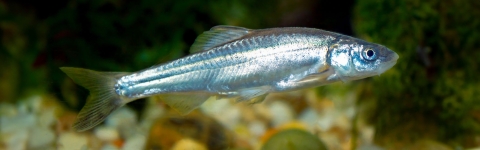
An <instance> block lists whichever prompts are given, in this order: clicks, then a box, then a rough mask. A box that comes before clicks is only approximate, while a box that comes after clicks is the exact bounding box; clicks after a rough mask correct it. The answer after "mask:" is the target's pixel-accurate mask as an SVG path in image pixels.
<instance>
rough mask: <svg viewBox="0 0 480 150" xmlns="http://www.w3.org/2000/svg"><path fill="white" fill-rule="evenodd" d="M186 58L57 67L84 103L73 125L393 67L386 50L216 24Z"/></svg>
mask: <svg viewBox="0 0 480 150" xmlns="http://www.w3.org/2000/svg"><path fill="white" fill-rule="evenodd" d="M190 51H191V54H190V55H188V56H186V57H183V58H180V59H177V60H174V61H171V62H167V63H164V64H160V65H156V66H152V67H150V68H147V69H144V70H140V71H137V72H133V73H123V72H98V71H93V70H88V69H81V68H73V67H61V68H60V69H61V70H62V71H63V72H65V73H66V74H67V76H69V77H70V78H71V79H72V80H73V81H74V82H75V83H77V84H79V85H81V86H83V87H85V88H86V89H88V90H89V91H90V98H89V100H87V103H86V104H85V106H84V107H83V108H82V110H81V111H80V113H79V115H78V116H77V120H76V122H75V123H74V125H73V127H74V128H75V129H76V130H77V131H85V130H88V129H90V128H93V127H95V126H96V125H98V124H99V123H101V122H102V121H103V120H105V118H106V117H107V116H108V115H109V114H110V113H111V112H113V111H115V110H116V109H117V108H119V107H121V106H123V105H125V104H126V103H129V102H131V101H133V100H136V99H140V98H145V97H149V96H153V95H160V96H162V98H161V99H162V100H163V101H164V102H165V103H166V104H167V105H169V106H170V107H171V108H173V109H175V110H177V111H178V112H180V113H182V114H187V113H189V112H191V111H192V110H193V109H195V108H197V107H198V106H199V105H201V104H202V103H203V102H204V101H205V100H207V99H208V98H209V97H211V96H215V97H216V98H217V99H219V98H229V99H234V100H235V101H237V102H242V101H247V102H249V103H258V102H261V101H263V100H264V99H265V97H266V96H267V95H268V94H269V93H274V92H286V91H293V90H298V89H304V88H310V87H317V86H322V85H326V84H330V83H333V82H336V81H344V82H345V81H351V80H357V79H362V78H366V77H370V76H374V75H380V74H381V73H383V72H385V71H386V70H388V69H390V68H391V67H392V66H394V65H395V64H396V62H397V59H398V57H399V56H398V55H397V54H396V53H395V52H393V51H391V50H390V49H388V48H386V47H385V46H382V45H379V44H375V43H370V42H366V41H364V40H361V39H357V38H354V37H350V36H346V35H342V34H338V33H333V32H329V31H324V30H320V29H313V28H300V27H284V28H269V29H257V30H253V29H247V28H242V27H235V26H215V27H213V28H211V29H210V30H209V31H206V32H204V33H203V34H201V35H200V36H199V37H197V39H196V40H195V42H194V44H193V45H192V46H191V48H190Z"/></svg>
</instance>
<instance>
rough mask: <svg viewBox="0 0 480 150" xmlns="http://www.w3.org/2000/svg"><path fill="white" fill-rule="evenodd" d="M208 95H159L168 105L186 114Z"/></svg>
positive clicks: (200, 103)
mask: <svg viewBox="0 0 480 150" xmlns="http://www.w3.org/2000/svg"><path fill="white" fill-rule="evenodd" d="M210 96H212V95H210V94H207V93H175V94H164V95H162V96H161V97H160V99H162V100H163V102H165V103H166V104H167V105H168V106H170V107H171V108H173V109H174V110H176V111H178V112H179V113H180V114H182V115H186V114H188V113H190V112H191V111H193V110H194V109H195V108H197V107H199V106H200V105H202V104H203V103H204V102H205V101H206V100H207V99H208V98H209V97H210Z"/></svg>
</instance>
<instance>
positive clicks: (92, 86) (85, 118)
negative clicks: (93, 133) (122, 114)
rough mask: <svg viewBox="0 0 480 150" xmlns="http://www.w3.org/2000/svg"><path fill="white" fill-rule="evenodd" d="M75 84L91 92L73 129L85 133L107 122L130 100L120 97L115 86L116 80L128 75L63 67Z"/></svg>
mask: <svg viewBox="0 0 480 150" xmlns="http://www.w3.org/2000/svg"><path fill="white" fill-rule="evenodd" d="M60 70H62V71H63V72H65V73H66V74H67V76H69V77H70V78H71V79H72V80H73V81H74V82H75V83H77V84H79V85H81V86H83V87H85V88H86V89H88V90H89V91H90V95H89V97H88V99H87V103H86V104H85V106H84V107H83V108H82V110H81V111H80V113H79V114H78V116H77V120H76V121H75V123H74V124H73V128H75V130H77V131H85V130H88V129H91V128H93V127H95V126H96V125H98V124H100V123H101V122H103V121H104V120H105V118H106V117H107V116H108V115H110V113H112V112H113V111H115V110H116V109H118V108H119V107H121V106H123V105H125V104H126V103H127V102H128V99H125V98H122V97H120V96H119V95H118V94H117V93H116V92H115V88H114V85H115V83H116V80H117V79H118V78H119V77H121V76H122V75H125V74H126V73H119V72H98V71H93V70H88V69H82V68H73V67H61V68H60Z"/></svg>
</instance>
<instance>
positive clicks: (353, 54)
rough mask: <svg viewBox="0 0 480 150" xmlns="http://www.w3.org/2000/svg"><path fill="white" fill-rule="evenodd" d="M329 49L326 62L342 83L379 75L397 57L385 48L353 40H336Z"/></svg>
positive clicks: (395, 60)
mask: <svg viewBox="0 0 480 150" xmlns="http://www.w3.org/2000/svg"><path fill="white" fill-rule="evenodd" d="M329 49H330V50H329V55H328V61H329V63H330V65H331V67H333V69H334V71H335V77H336V78H338V79H340V80H342V81H349V80H357V79H362V78H366V77H370V76H375V75H380V74H382V73H383V72H385V71H387V70H388V69H390V68H392V67H393V66H394V65H395V64H396V63H397V59H398V57H399V56H398V54H397V53H395V52H394V51H392V50H390V49H388V48H386V47H385V46H382V45H379V44H375V43H370V42H366V41H363V40H360V39H354V38H351V39H346V40H338V41H337V42H336V43H334V44H333V45H332V46H330V48H329Z"/></svg>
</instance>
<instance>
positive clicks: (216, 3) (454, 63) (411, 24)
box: [0, 0, 480, 148]
mask: <svg viewBox="0 0 480 150" xmlns="http://www.w3.org/2000/svg"><path fill="white" fill-rule="evenodd" d="M478 8H480V1H478V0H444V1H437V0H424V1H417V0H385V1H382V0H358V1H350V0H349V1H326V0H319V1H315V0H281V1H277V0H262V1H257V0H206V1H198V0H183V1H154V0H139V1H125V0H99V1H86V0H69V1H49V2H44V1H27V0H18V1H9V0H3V1H0V35H1V45H0V102H2V103H15V102H16V101H18V100H21V99H22V98H25V97H28V96H29V95H32V94H38V93H51V94H53V95H55V96H56V97H57V98H58V99H60V100H61V103H62V104H63V105H64V106H65V107H67V108H69V109H71V110H74V111H78V110H80V109H81V107H82V106H83V104H84V100H85V98H86V97H87V95H88V91H86V90H85V89H83V88H80V87H79V86H77V85H74V84H73V83H72V82H71V81H70V80H69V79H68V78H67V77H66V76H65V74H63V73H62V72H61V71H60V70H59V69H58V68H59V67H62V66H72V67H81V68H89V69H93V70H102V71H136V70H140V69H143V68H147V67H150V66H152V65H155V64H159V63H162V62H166V61H170V60H173V59H176V58H180V57H182V56H185V55H187V54H188V50H189V46H190V45H191V44H192V43H193V41H194V40H195V38H196V36H197V35H199V34H201V33H202V32H203V31H206V30H208V29H209V28H211V27H213V26H215V25H235V26H242V27H246V28H252V29H257V28H269V27H284V26H301V27H313V28H320V29H324V30H329V31H334V32H339V33H342V34H346V35H352V36H355V37H359V38H362V39H365V40H367V41H370V42H375V43H379V44H382V45H385V46H387V47H389V48H390V49H392V50H394V51H395V52H397V53H398V54H399V55H400V59H399V60H398V62H397V65H396V66H394V67H393V68H392V69H391V70H389V71H387V72H386V73H385V74H382V75H381V76H380V77H373V78H368V79H365V80H361V81H355V82H353V83H352V84H345V85H343V87H345V88H346V89H347V90H352V89H355V90H356V91H357V92H358V94H359V98H358V99H359V101H358V104H357V105H358V107H362V108H366V111H364V113H363V114H362V115H364V116H366V117H367V118H368V121H369V122H368V123H370V124H372V125H374V127H375V129H376V132H375V143H376V144H378V145H380V146H382V147H386V148H389V147H395V146H398V145H408V144H412V143H415V142H416V141H418V140H424V139H431V140H434V141H439V142H441V143H444V144H446V145H448V146H450V147H451V148H469V147H478V146H480V140H479V139H480V102H479V100H480V96H479V95H480V83H479V79H478V77H479V75H480V74H479V73H480V66H479V64H480V42H479V40H480V19H478V18H480V9H478ZM317 91H318V95H319V96H322V95H326V94H328V93H335V92H336V93H342V92H344V91H345V89H344V88H342V89H338V88H337V86H324V87H319V88H318V90H317ZM131 105H132V106H134V107H136V108H137V109H141V108H142V107H143V105H144V102H138V101H136V102H134V103H133V104H131ZM353 132H355V130H353Z"/></svg>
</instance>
